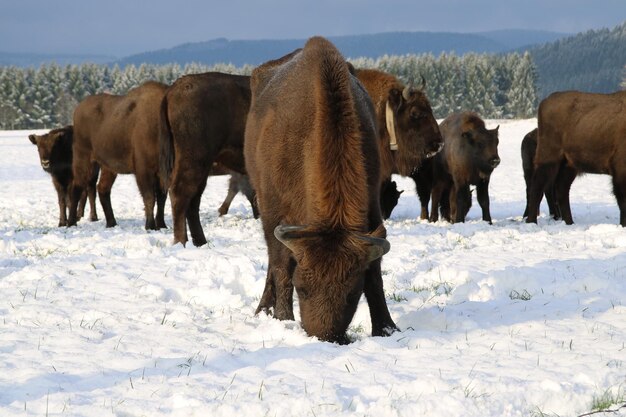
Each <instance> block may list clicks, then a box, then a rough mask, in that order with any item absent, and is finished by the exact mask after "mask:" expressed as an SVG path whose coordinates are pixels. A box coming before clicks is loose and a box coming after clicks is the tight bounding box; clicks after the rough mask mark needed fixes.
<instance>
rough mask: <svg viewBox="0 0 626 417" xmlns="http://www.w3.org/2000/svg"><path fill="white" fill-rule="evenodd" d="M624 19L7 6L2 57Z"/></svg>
mask: <svg viewBox="0 0 626 417" xmlns="http://www.w3.org/2000/svg"><path fill="white" fill-rule="evenodd" d="M624 20H626V0H511V1H507V0H476V1H470V0H467V1H463V0H425V1H419V0H413V1H412V0H390V1H374V0H221V1H213V0H208V1H206V0H204V1H203V0H141V1H139V0H105V1H102V0H97V1H94V0H0V51H1V52H26V53H52V54H58V53H80V54H87V53H88V54H99V55H110V56H115V57H118V58H120V57H123V56H126V55H130V54H134V53H139V52H146V51H152V50H156V49H162V48H171V47H173V46H177V45H180V44H182V43H186V42H201V41H207V40H211V39H215V38H220V37H224V38H228V39H231V40H232V39H294V38H296V39H300V38H302V39H304V38H307V37H309V36H312V35H322V36H337V35H357V34H366V33H380V32H392V31H429V32H461V33H465V32H482V31H490V30H498V29H535V30H547V31H553V32H563V33H576V32H580V31H585V30H588V29H599V28H604V27H606V28H612V27H614V26H616V25H618V24H620V23H622V22H623V21H624Z"/></svg>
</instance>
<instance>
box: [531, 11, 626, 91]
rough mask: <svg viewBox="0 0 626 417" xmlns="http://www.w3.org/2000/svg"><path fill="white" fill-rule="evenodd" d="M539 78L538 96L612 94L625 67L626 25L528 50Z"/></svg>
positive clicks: (625, 22)
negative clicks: (584, 93)
mask: <svg viewBox="0 0 626 417" xmlns="http://www.w3.org/2000/svg"><path fill="white" fill-rule="evenodd" d="M529 51H530V53H531V55H532V57H533V60H534V61H535V65H536V66H537V73H538V76H539V79H538V87H539V96H540V98H543V97H545V96H547V95H548V94H550V93H552V92H554V91H563V90H581V91H588V92H596V93H609V92H613V91H616V90H619V89H620V82H621V81H622V80H623V79H624V76H625V75H626V74H624V66H625V65H626V21H624V23H622V24H621V25H619V26H616V27H615V28H613V29H599V30H590V31H587V32H583V33H579V34H577V35H574V36H570V37H566V38H563V39H559V40H556V41H554V42H551V43H548V44H545V45H542V46H535V47H533V48H530V49H529Z"/></svg>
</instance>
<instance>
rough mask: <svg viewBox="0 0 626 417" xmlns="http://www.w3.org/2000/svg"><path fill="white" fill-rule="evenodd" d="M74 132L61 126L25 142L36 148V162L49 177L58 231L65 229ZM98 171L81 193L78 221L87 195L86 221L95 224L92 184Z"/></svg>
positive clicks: (93, 186)
mask: <svg viewBox="0 0 626 417" xmlns="http://www.w3.org/2000/svg"><path fill="white" fill-rule="evenodd" d="M73 136H74V129H73V127H72V126H71V125H70V126H65V127H62V128H58V129H52V130H51V131H49V132H48V133H46V134H43V135H34V134H33V135H29V136H28V139H29V140H30V141H31V143H32V144H33V145H37V151H38V153H39V162H40V163H41V167H42V168H43V170H44V171H46V172H47V173H48V174H50V176H51V177H52V184H53V185H54V189H55V190H56V192H57V198H58V202H59V227H61V226H67V207H68V206H69V202H70V191H71V186H72V179H73V175H72V142H73ZM98 172H99V169H98V167H97V166H95V167H94V169H93V173H94V175H93V177H92V178H91V181H90V182H89V185H88V187H87V190H86V191H85V192H83V194H82V195H81V198H80V204H79V207H78V218H81V217H83V215H84V211H85V204H86V200H87V195H89V207H90V209H91V212H90V215H89V220H91V221H92V222H93V221H96V220H98V214H97V211H96V181H97V179H98Z"/></svg>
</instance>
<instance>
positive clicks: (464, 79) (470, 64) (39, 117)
mask: <svg viewBox="0 0 626 417" xmlns="http://www.w3.org/2000/svg"><path fill="white" fill-rule="evenodd" d="M351 62H352V63H353V64H354V66H355V67H357V68H377V69H380V70H383V71H386V72H389V73H392V74H394V75H396V76H398V77H399V78H401V79H402V80H403V81H405V82H413V83H414V84H416V85H418V84H420V83H421V77H422V76H423V77H424V79H425V80H426V89H427V95H428V98H429V99H430V102H431V105H432V107H433V110H434V113H435V116H436V117H438V118H443V117H445V116H447V115H448V114H450V113H452V112H455V111H460V110H474V111H477V112H478V113H479V114H480V115H481V116H483V117H485V118H524V117H532V116H534V114H535V110H536V106H537V76H536V70H535V66H534V63H533V61H532V59H531V57H530V55H529V54H528V53H525V54H523V55H520V54H509V55H488V54H467V55H464V56H457V55H455V54H445V53H444V54H441V55H440V56H439V57H435V56H434V55H432V54H426V55H405V56H383V57H381V58H378V59H370V58H358V59H353V60H351ZM252 69H253V67H252V66H244V67H235V66H233V65H228V64H217V65H212V66H207V65H200V64H189V65H185V66H184V67H181V66H180V65H178V64H169V65H147V64H142V65H139V66H135V65H128V66H126V67H124V68H120V67H118V66H114V67H109V66H105V65H96V64H83V65H67V66H64V67H61V66H58V65H55V64H50V65H43V66H41V67H39V68H38V69H34V68H17V67H0V129H5V130H7V129H8V130H13V129H37V128H54V127H59V126H63V125H66V124H70V123H71V121H72V113H73V111H74V107H75V106H76V104H78V103H79V102H80V101H81V100H82V99H84V98H85V97H86V96H88V95H92V94H98V93H103V92H106V93H111V94H125V93H126V92H127V91H128V90H130V89H131V88H133V87H136V86H138V85H140V84H142V83H144V82H145V81H148V80H156V81H160V82H162V83H165V84H171V83H173V82H174V81H175V80H176V79H177V78H179V77H180V76H182V75H185V74H194V73H201V72H207V71H219V72H226V73H231V74H250V73H251V72H252Z"/></svg>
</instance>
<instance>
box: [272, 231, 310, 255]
mask: <svg viewBox="0 0 626 417" xmlns="http://www.w3.org/2000/svg"><path fill="white" fill-rule="evenodd" d="M317 234H318V233H316V232H314V231H311V230H309V228H308V227H307V226H295V225H285V224H279V225H278V226H276V227H275V228H274V236H275V237H276V239H278V240H279V241H280V243H282V244H283V245H285V246H287V247H288V248H289V249H290V250H291V251H292V252H293V251H294V249H295V248H296V246H295V244H294V242H295V240H297V239H300V238H303V237H311V236H314V235H317Z"/></svg>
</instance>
